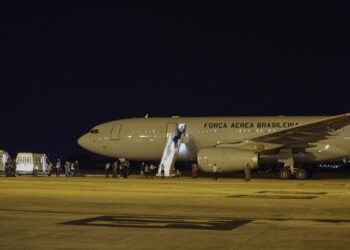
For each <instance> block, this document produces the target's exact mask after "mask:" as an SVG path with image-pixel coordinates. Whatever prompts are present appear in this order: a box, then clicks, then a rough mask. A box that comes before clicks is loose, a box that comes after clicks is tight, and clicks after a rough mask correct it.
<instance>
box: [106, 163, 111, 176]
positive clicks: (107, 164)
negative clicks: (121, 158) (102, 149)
mask: <svg viewBox="0 0 350 250" xmlns="http://www.w3.org/2000/svg"><path fill="white" fill-rule="evenodd" d="M110 170H111V163H110V162H109V161H108V162H107V163H106V166H105V173H106V178H109V172H110Z"/></svg>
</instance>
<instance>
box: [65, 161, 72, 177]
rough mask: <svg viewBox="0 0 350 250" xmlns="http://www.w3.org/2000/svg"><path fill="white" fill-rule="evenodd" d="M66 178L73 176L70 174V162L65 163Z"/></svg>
mask: <svg viewBox="0 0 350 250" xmlns="http://www.w3.org/2000/svg"><path fill="white" fill-rule="evenodd" d="M64 176H66V177H69V176H71V173H70V162H69V161H66V162H65V163H64Z"/></svg>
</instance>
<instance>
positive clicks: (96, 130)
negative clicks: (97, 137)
mask: <svg viewBox="0 0 350 250" xmlns="http://www.w3.org/2000/svg"><path fill="white" fill-rule="evenodd" d="M98 132H99V131H98V129H97V128H95V129H91V130H90V134H98Z"/></svg>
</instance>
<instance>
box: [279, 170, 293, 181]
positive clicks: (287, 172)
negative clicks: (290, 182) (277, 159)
mask: <svg viewBox="0 0 350 250" xmlns="http://www.w3.org/2000/svg"><path fill="white" fill-rule="evenodd" d="M291 177H292V172H291V171H290V170H289V169H287V168H284V169H282V170H281V171H280V178H281V179H284V180H286V179H290V178H291Z"/></svg>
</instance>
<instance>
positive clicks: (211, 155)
mask: <svg viewBox="0 0 350 250" xmlns="http://www.w3.org/2000/svg"><path fill="white" fill-rule="evenodd" d="M197 158H198V165H199V166H200V167H201V169H202V170H203V171H205V172H211V171H212V167H213V165H214V164H215V163H216V165H217V167H218V168H220V169H221V171H222V172H235V171H241V170H244V169H245V167H246V166H247V164H249V167H250V168H251V169H253V168H257V167H258V164H259V155H258V154H257V153H254V152H251V151H248V150H243V149H236V148H204V149H201V150H199V152H198V155H197Z"/></svg>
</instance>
